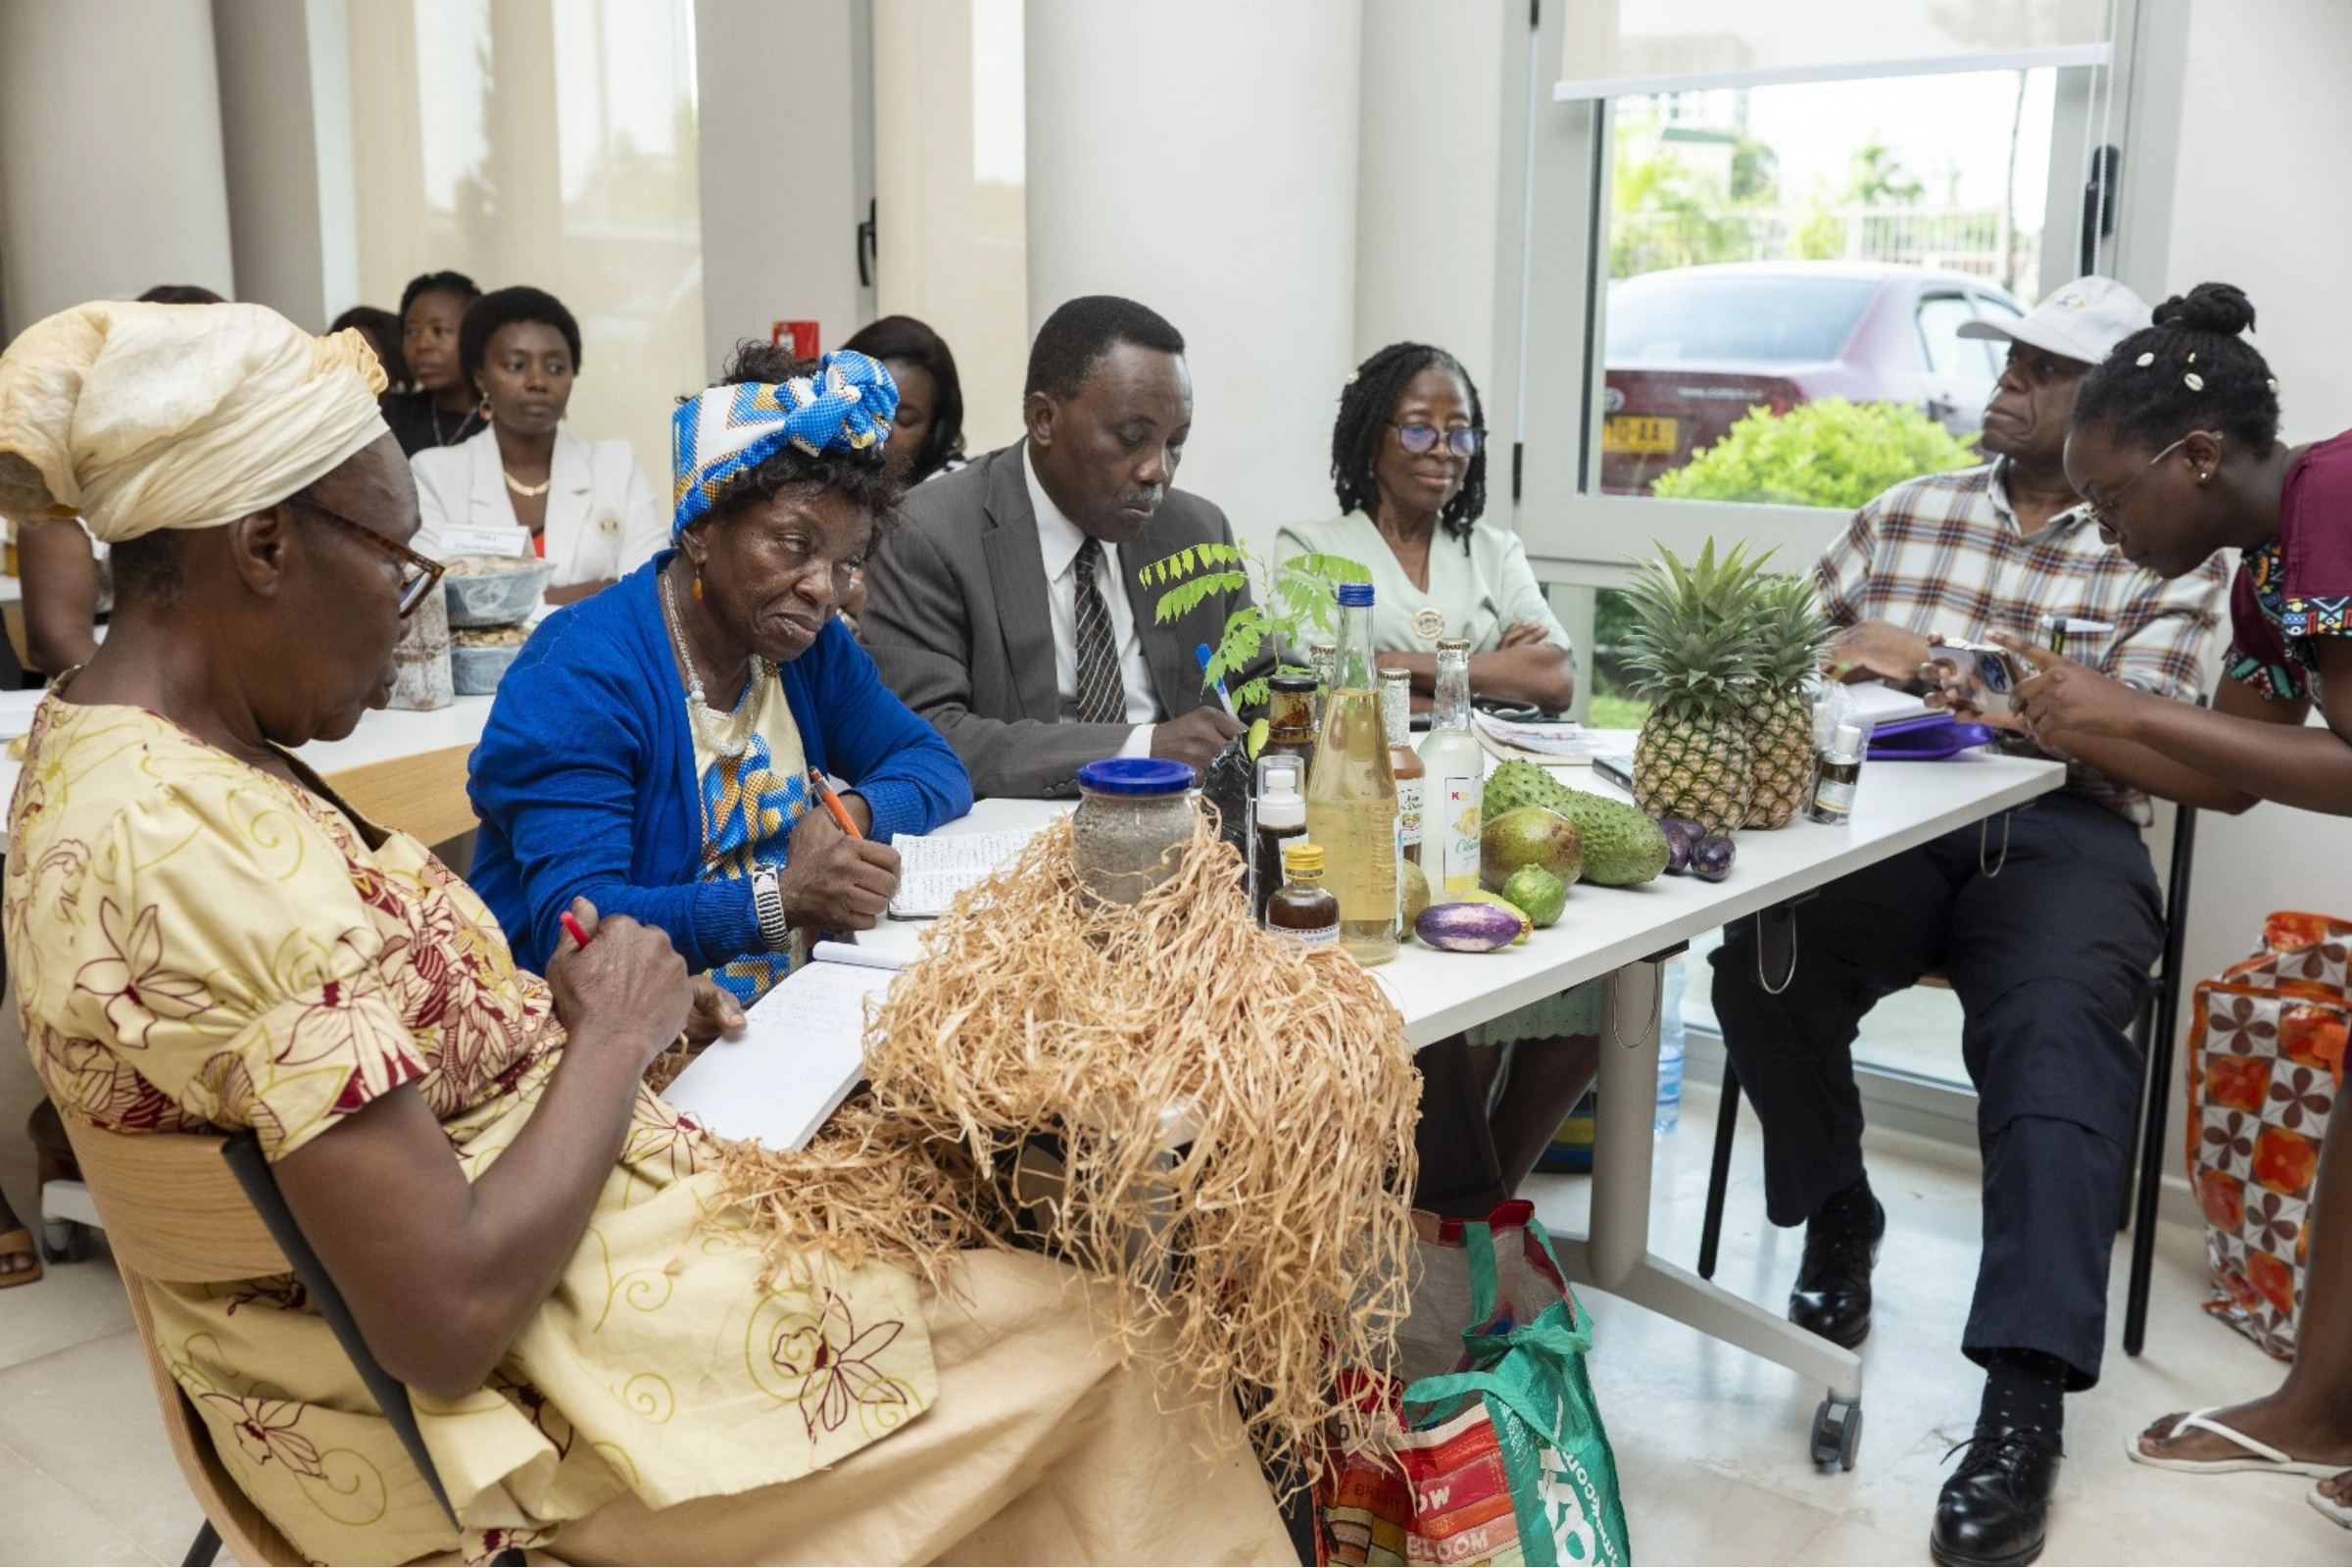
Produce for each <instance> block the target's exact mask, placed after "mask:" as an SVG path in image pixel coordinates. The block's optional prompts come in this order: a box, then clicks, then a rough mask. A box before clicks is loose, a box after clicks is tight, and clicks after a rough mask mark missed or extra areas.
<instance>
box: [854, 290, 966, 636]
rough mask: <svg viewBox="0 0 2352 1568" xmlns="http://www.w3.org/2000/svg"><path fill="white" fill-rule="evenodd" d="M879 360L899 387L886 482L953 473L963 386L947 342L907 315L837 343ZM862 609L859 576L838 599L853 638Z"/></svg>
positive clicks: (909, 482)
mask: <svg viewBox="0 0 2352 1568" xmlns="http://www.w3.org/2000/svg"><path fill="white" fill-rule="evenodd" d="M842 347H843V348H845V349H853V350H855V351H857V352H858V353H859V354H862V355H865V356H866V357H867V358H868V359H873V360H879V361H880V362H881V363H882V368H884V369H886V370H888V371H889V372H890V378H891V379H892V380H893V381H896V382H897V383H898V386H899V413H898V417H897V419H896V420H895V421H894V422H893V424H892V426H891V432H890V443H889V451H888V454H887V456H888V461H889V464H890V474H891V477H892V478H894V479H896V480H898V481H899V483H900V485H901V486H902V487H907V486H913V485H918V484H921V483H922V482H923V481H924V480H925V479H936V478H938V477H939V476H940V475H941V474H943V473H954V472H955V471H956V469H957V468H960V467H963V466H965V465H966V464H967V463H968V462H969V461H970V460H969V459H967V458H966V457H964V455H963V382H962V380H961V379H960V378H959V377H957V375H956V356H955V355H954V354H952V353H951V352H949V349H948V344H947V340H946V339H945V338H943V337H941V336H940V335H939V334H938V333H937V332H934V331H932V330H931V328H930V326H929V325H928V324H926V323H925V322H922V321H918V320H916V319H914V318H913V317H911V316H885V317H882V318H881V319H878V320H873V321H869V322H867V323H866V324H865V325H863V326H861V327H859V328H858V330H857V331H855V332H853V333H851V334H850V337H849V341H848V342H846V343H844V344H842ZM864 608H865V574H864V573H863V572H859V573H858V576H857V577H856V578H855V579H854V580H853V581H852V582H851V583H850V587H849V591H848V592H847V593H845V594H843V595H842V596H841V605H840V613H841V618H842V619H843V620H844V621H845V622H847V623H848V625H849V628H850V630H851V631H852V632H853V633H854V632H856V631H857V630H858V612H859V611H861V610H863V609H864Z"/></svg>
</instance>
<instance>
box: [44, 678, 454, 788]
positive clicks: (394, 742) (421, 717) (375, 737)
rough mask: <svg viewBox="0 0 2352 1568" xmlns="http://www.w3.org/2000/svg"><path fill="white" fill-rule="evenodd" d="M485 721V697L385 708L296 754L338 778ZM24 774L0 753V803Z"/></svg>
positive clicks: (447, 743)
mask: <svg viewBox="0 0 2352 1568" xmlns="http://www.w3.org/2000/svg"><path fill="white" fill-rule="evenodd" d="M489 718H490V699H489V698H487V697H461V698H459V699H458V700H457V701H456V702H454V703H452V704H451V705H450V706H449V707H447V708H436V709H434V710H432V711H430V712H423V713H419V712H414V711H409V710H406V709H397V708H386V709H381V710H378V711H371V712H369V713H368V715H367V716H366V717H364V718H362V719H361V720H360V723H359V727H358V728H357V729H355V730H353V731H352V732H351V734H350V735H349V736H347V737H345V738H344V739H342V740H339V741H313V742H312V743H311V744H310V745H308V746H305V747H303V748H302V749H301V750H299V751H297V752H296V753H295V754H294V755H296V756H297V757H299V758H301V759H302V760H304V761H306V762H308V763H310V764H311V766H312V767H314V768H317V769H318V770H319V773H321V774H328V773H339V772H341V771H342V770H343V769H345V768H348V767H366V766H367V765H368V764H369V763H371V762H389V761H392V760H395V759H397V758H402V757H419V756H422V755H424V754H426V753H428V752H440V751H446V750H448V749H449V748H450V747H452V746H471V745H473V744H474V743H475V742H476V741H478V740H480V739H481V738H482V726H483V725H484V724H485V723H487V722H488V721H489ZM12 738H13V737H12ZM23 771H24V764H23V763H22V762H19V761H18V760H16V759H14V758H12V757H8V756H6V755H5V754H4V753H0V802H6V801H10V800H13V799H15V798H16V793H17V775H18V774H19V773H21V772H23Z"/></svg>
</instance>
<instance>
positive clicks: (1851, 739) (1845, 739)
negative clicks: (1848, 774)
mask: <svg viewBox="0 0 2352 1568" xmlns="http://www.w3.org/2000/svg"><path fill="white" fill-rule="evenodd" d="M1830 751H1831V752H1832V754H1834V755H1836V756H1838V757H1853V758H1859V757H1860V756H1861V755H1862V726H1861V725H1859V724H1853V723H1845V724H1840V725H1838V735H1837V738H1836V739H1834V740H1832V741H1831V742H1830Z"/></svg>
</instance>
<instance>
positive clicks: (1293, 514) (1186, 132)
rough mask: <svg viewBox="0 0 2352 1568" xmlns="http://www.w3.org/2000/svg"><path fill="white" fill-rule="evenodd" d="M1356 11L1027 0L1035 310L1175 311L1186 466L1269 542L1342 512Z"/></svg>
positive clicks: (1191, 483) (1214, 2)
mask: <svg viewBox="0 0 2352 1568" xmlns="http://www.w3.org/2000/svg"><path fill="white" fill-rule="evenodd" d="M1358 21H1359V8H1358V6H1357V4H1356V0H1284V3H1283V4H1279V5H1268V4H1258V3H1253V0H1121V3H1119V4H1115V5H1112V4H1098V3H1095V0H1029V8H1028V20H1027V64H1028V100H1029V102H1028V116H1029V118H1028V181H1029V316H1030V319H1031V320H1032V321H1037V322H1042V321H1044V320H1045V319H1046V318H1047V316H1049V315H1050V314H1051V313H1052V312H1053V310H1054V307H1055V306H1056V305H1059V304H1060V303H1061V302H1062V301H1064V300H1066V299H1069V298H1072V297H1073V296H1076V295H1080V294H1124V295H1127V296H1129V297H1130V298H1133V299H1137V300H1141V301H1142V302H1143V303H1144V304H1146V305H1149V306H1151V307H1152V309H1154V310H1156V311H1158V312H1159V313H1160V314H1161V315H1163V316H1165V317H1166V318H1167V319H1169V320H1171V321H1173V322H1174V323H1175V325H1176V328H1177V330H1179V331H1181V332H1182V333H1184V335H1185V339H1186V341H1187V343H1188V344H1189V345H1190V347H1191V353H1190V355H1189V356H1188V358H1189V360H1190V362H1191V367H1192V373H1193V403H1194V421H1193V439H1192V444H1191V446H1190V447H1189V448H1188V449H1187V451H1186V454H1185V460H1184V467H1183V471H1182V472H1181V474H1180V475H1179V476H1178V483H1179V484H1181V485H1182V486H1183V487H1184V488H1186V489H1188V490H1193V491H1196V492H1198V493H1200V494H1201V495H1204V496H1206V497H1208V498H1209V499H1210V500H1212V501H1214V502H1216V503H1217V504H1218V505H1220V506H1222V507H1223V508H1224V509H1225V512H1226V514H1227V515H1228V516H1230V517H1231V518H1232V519H1233V524H1234V527H1235V529H1236V531H1237V532H1239V533H1240V534H1242V535H1243V536H1244V537H1245V538H1248V539H1250V540H1252V541H1254V542H1256V543H1258V544H1261V545H1271V543H1272V541H1273V535H1274V531H1275V529H1277V528H1279V527H1280V526H1281V525H1282V524H1283V523H1285V522H1288V521H1292V520H1294V519H1297V518H1301V517H1316V516H1327V515H1330V513H1331V511H1332V499H1331V486H1330V480H1329V477H1328V469H1329V459H1328V456H1327V455H1328V454H1329V452H1330V450H1331V417H1332V411H1333V408H1334V406H1335V402H1336V400H1337V398H1338V395H1339V389H1340V385H1341V382H1342V380H1343V378H1344V377H1345V376H1346V375H1347V373H1348V370H1349V369H1350V368H1352V367H1353V365H1354V363H1355V355H1354V348H1355V254H1356V221H1355V220H1356V203H1355V196H1356V81H1357V69H1358V58H1357V53H1358V48H1359V38H1360V33H1359V28H1358ZM1414 112H1415V114H1416V116H1418V115H1419V113H1420V111H1419V110H1418V109H1416V110H1415V111H1414Z"/></svg>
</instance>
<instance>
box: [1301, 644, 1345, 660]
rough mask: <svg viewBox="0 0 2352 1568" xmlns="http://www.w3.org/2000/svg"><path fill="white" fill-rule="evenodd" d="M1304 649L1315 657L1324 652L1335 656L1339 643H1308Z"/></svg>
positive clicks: (1320, 655) (1338, 649)
mask: <svg viewBox="0 0 2352 1568" xmlns="http://www.w3.org/2000/svg"><path fill="white" fill-rule="evenodd" d="M1306 651H1307V653H1308V654H1310V655H1312V656H1314V657H1316V658H1321V657H1322V656H1323V655H1325V654H1331V655H1333V656H1335V657H1336V656H1337V655H1338V653H1339V651H1340V645H1339V644H1338V643H1308V644H1307V645H1306Z"/></svg>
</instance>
